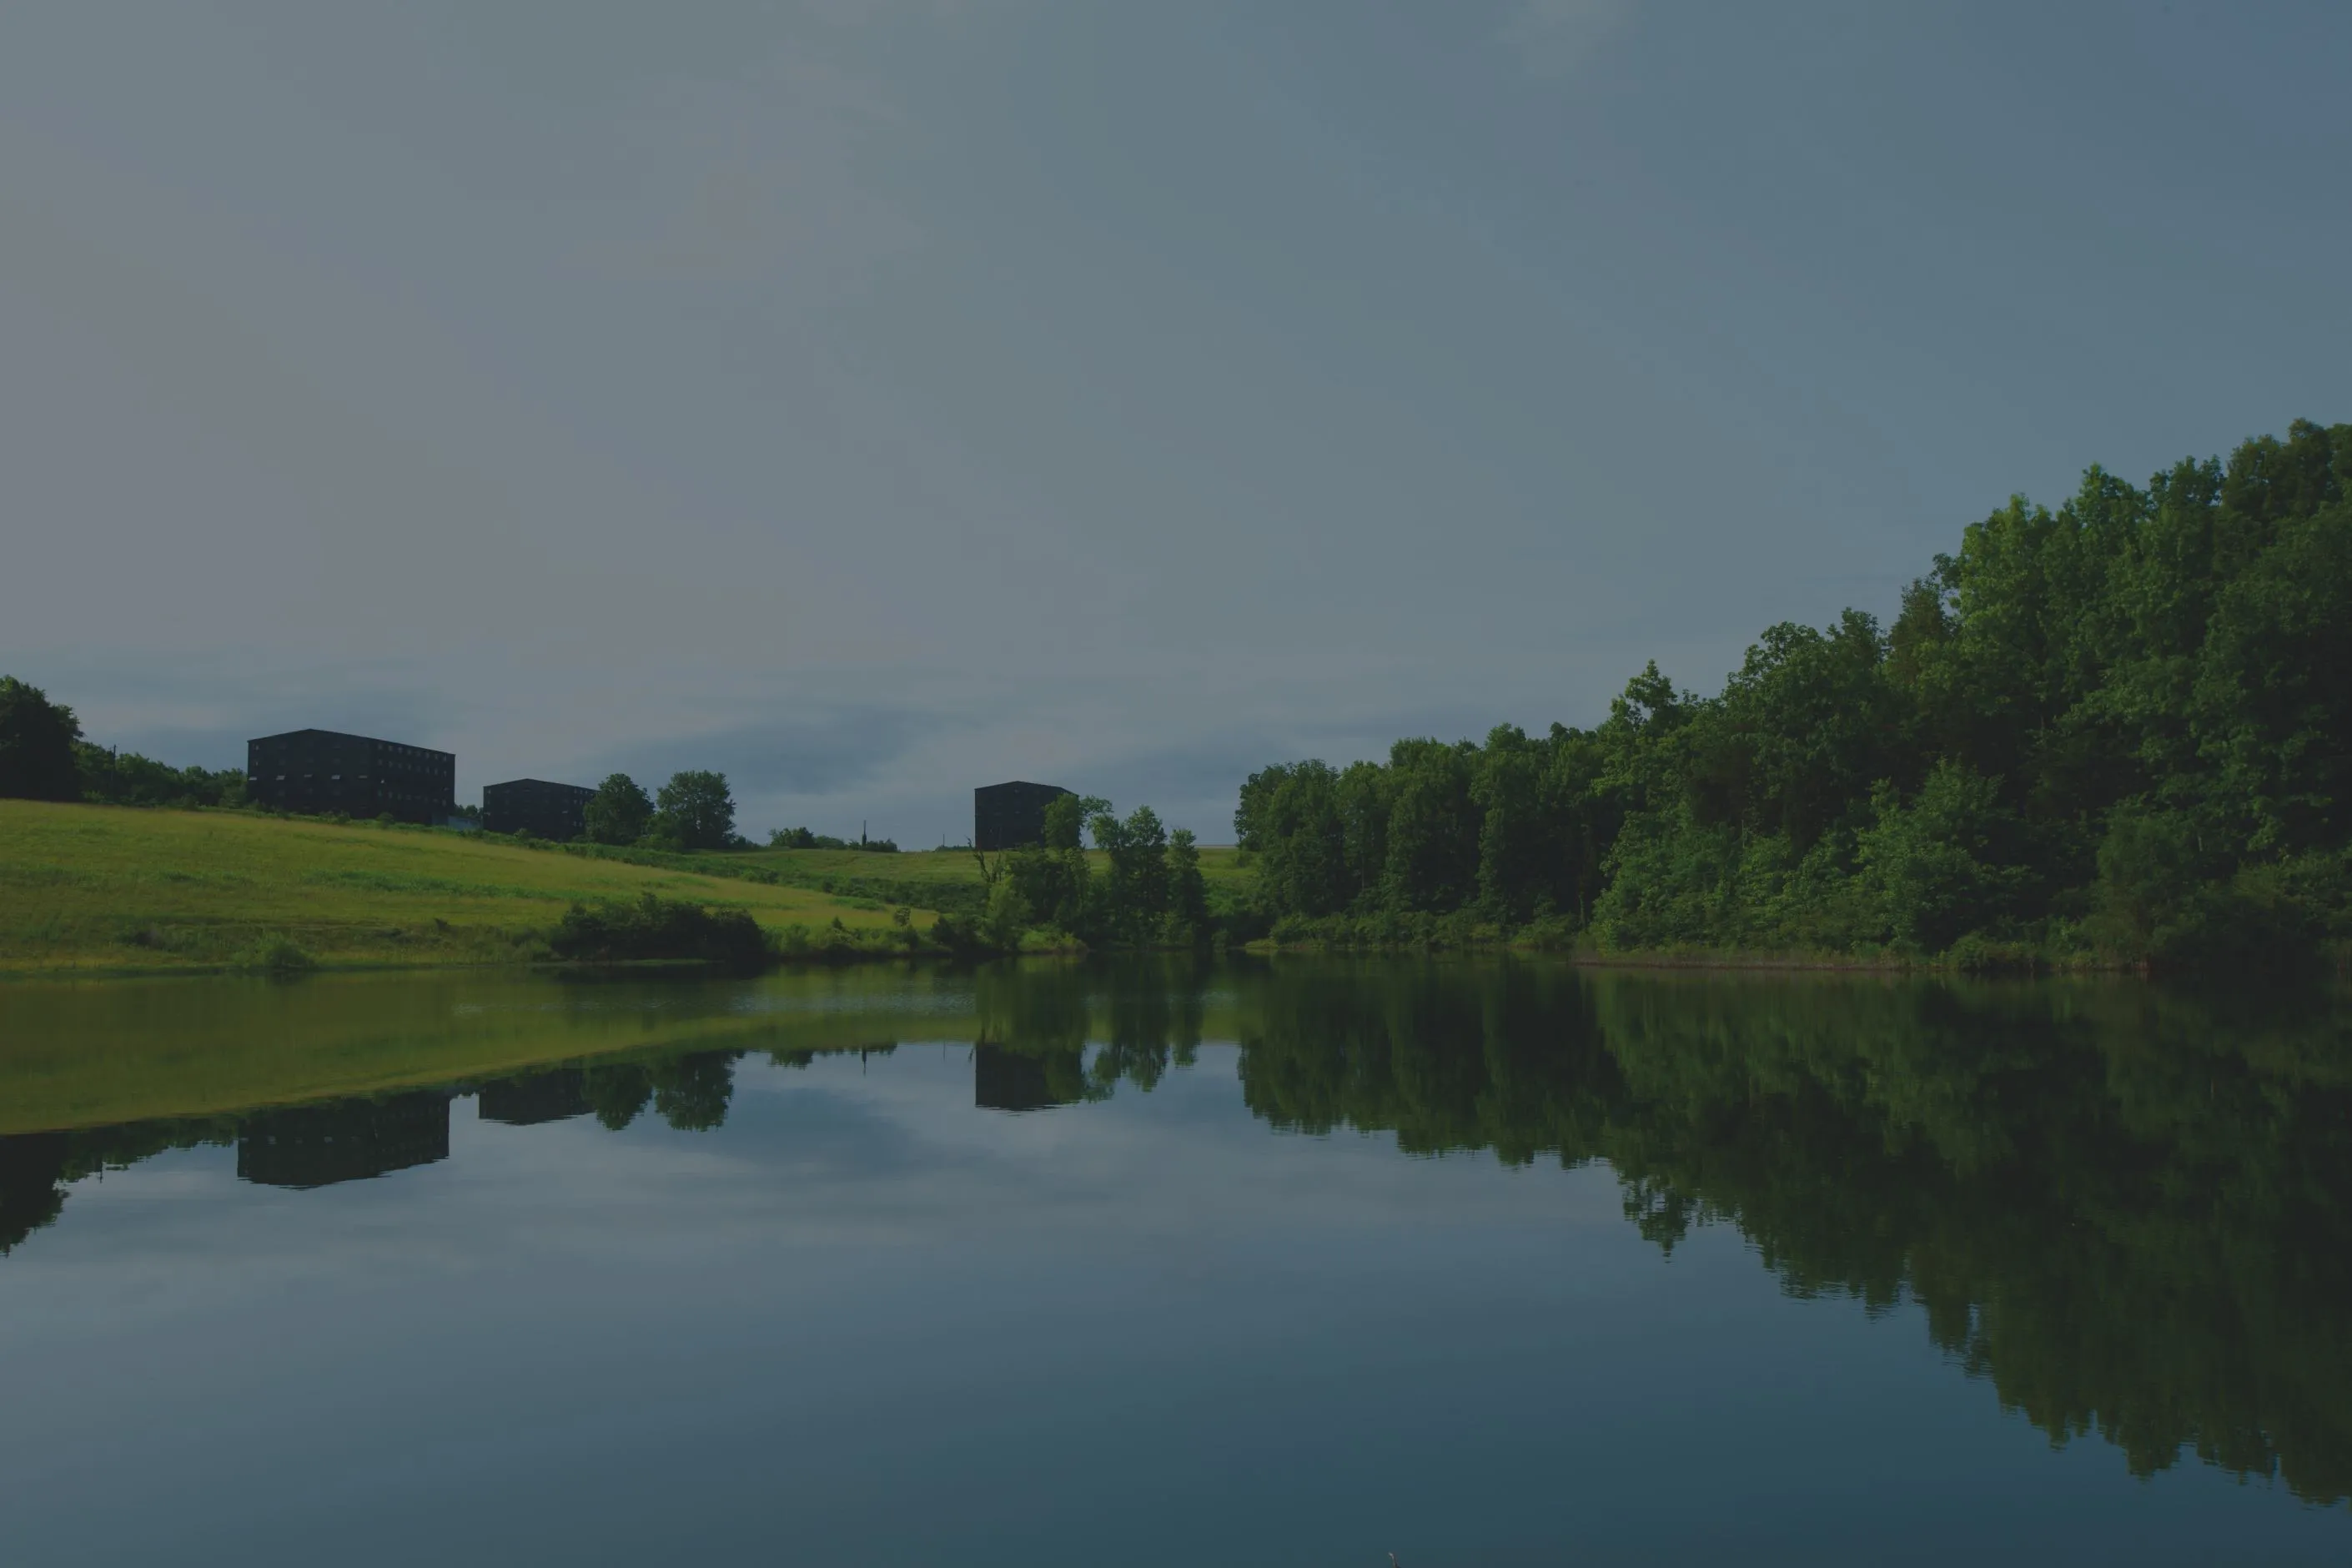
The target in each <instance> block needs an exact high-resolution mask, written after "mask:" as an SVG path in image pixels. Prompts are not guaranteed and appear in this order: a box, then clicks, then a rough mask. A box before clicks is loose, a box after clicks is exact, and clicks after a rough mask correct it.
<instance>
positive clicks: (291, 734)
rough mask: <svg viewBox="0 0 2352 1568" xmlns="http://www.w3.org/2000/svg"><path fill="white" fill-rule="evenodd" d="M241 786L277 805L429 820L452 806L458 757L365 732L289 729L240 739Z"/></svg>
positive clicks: (281, 808) (249, 795) (313, 813)
mask: <svg viewBox="0 0 2352 1568" xmlns="http://www.w3.org/2000/svg"><path fill="white" fill-rule="evenodd" d="M245 793H246V797H247V799H248V800H251V801H253V802H255V803H256V804H257V805H267V806H273V807H275V808H276V809H278V810H279V811H299V812H301V813H303V814H305V815H307V816H325V815H326V814H327V813H329V812H335V811H340V812H341V813H343V814H344V815H345V816H389V817H391V818H393V819H394V821H398V822H422V823H428V824H429V823H434V822H439V821H442V820H444V819H445V818H446V817H447V816H450V815H451V814H452V813H453V812H455V811H456V810H457V758H456V757H455V756H453V755H451V754H450V753H449V752H436V751H430V750H427V749H426V748H425V747H423V746H405V745H402V744H401V743H400V742H397V741H379V740H376V739H374V738H373V737H372V736H368V735H345V734H342V733H341V732H339V731H333V730H289V731H287V732H286V733H285V734H283V735H265V736H263V737H262V738H261V739H260V740H258V741H247V742H246V743H245Z"/></svg>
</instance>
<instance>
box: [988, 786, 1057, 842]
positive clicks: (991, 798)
mask: <svg viewBox="0 0 2352 1568" xmlns="http://www.w3.org/2000/svg"><path fill="white" fill-rule="evenodd" d="M1069 793H1070V792H1069V791H1068V790H1066V789H1064V788H1063V787H1062V786H1061V785H1059V784H1024V783H1022V782H1021V781H1020V780H1017V779H1016V780H1014V781H1013V783H1011V784H982V785H981V786H980V787H979V788H978V789H976V790H974V791H972V792H971V846H972V847H973V848H975V849H1015V848H1018V847H1021V846H1022V845H1024V844H1043V843H1044V842H1045V808H1046V807H1047V806H1049V805H1053V804H1054V802H1055V801H1056V800H1059V799H1060V798H1061V797H1062V796H1064V795H1067V794H1069Z"/></svg>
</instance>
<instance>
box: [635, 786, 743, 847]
mask: <svg viewBox="0 0 2352 1568" xmlns="http://www.w3.org/2000/svg"><path fill="white" fill-rule="evenodd" d="M654 831H655V832H656V834H657V835H659V836H660V837H664V838H667V839H669V840H670V841H672V842H673V843H675V844H677V847H679V848H681V849H724V848H726V847H728V845H729V843H730V841H731V840H732V839H733V838H734V837H735V797H734V796H733V795H730V794H729V793H728V792H727V775H726V774H725V773H709V772H704V771H688V772H685V773H672V774H670V776H669V783H667V784H664V785H662V786H661V794H660V795H659V796H658V798H657V800H656V809H655V812H654Z"/></svg>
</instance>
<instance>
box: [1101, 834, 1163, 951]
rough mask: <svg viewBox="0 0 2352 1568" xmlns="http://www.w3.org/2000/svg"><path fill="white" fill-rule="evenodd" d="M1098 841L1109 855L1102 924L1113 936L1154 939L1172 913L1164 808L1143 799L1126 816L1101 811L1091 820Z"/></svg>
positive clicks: (1130, 939)
mask: <svg viewBox="0 0 2352 1568" xmlns="http://www.w3.org/2000/svg"><path fill="white" fill-rule="evenodd" d="M1089 826H1092V828H1093V829H1094V836H1095V847H1096V848H1097V849H1100V850H1102V851H1104V852H1105V853H1106V854H1107V855H1108V857H1109V859H1110V868H1109V872H1108V875H1107V876H1105V877H1104V879H1103V924H1104V925H1105V927H1106V928H1107V929H1108V931H1109V933H1110V935H1111V937H1112V938H1113V939H1114V940H1115V941H1118V942H1133V943H1136V944H1138V945H1141V944H1143V943H1147V942H1151V941H1153V940H1155V939H1156V938H1157V937H1158V936H1159V934H1160V922H1161V921H1162V920H1163V919H1164V918H1165V917H1166V915H1167V913H1168V834H1167V832H1166V830H1165V829H1163V828H1162V827H1161V826H1160V814H1159V813H1158V812H1155V811H1153V810H1152V809H1151V808H1150V806H1148V805H1139V806H1137V807H1136V808H1135V809H1134V810H1133V811H1131V812H1129V813H1128V815H1127V819H1126V820H1125V821H1124V822H1122V821H1120V820H1119V819H1118V817H1116V816H1112V815H1111V814H1110V813H1109V812H1108V811H1105V812H1101V813H1098V814H1097V816H1096V817H1095V819H1094V821H1093V822H1092V823H1091V824H1090V825H1089Z"/></svg>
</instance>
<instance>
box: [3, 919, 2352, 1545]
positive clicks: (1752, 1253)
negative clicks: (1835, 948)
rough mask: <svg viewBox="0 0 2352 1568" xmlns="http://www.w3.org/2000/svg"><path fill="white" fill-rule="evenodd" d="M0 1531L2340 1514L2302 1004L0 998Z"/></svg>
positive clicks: (1243, 991)
mask: <svg viewBox="0 0 2352 1568" xmlns="http://www.w3.org/2000/svg"><path fill="white" fill-rule="evenodd" d="M0 1251H5V1257H0V1377H5V1401H0V1561H5V1562H7V1563H25V1564H100V1563H104V1564H114V1563H159V1562H171V1563H237V1564H241V1565H248V1568H250V1565H255V1564H278V1563H289V1564H290V1563H324V1562H331V1563H340V1564H373V1563H415V1562H419V1561H431V1562H434V1563H445V1564H448V1563H456V1564H465V1563H535V1562H562V1563H688V1562H693V1563H947V1562H954V1563H972V1564H996V1563H1006V1564H1010V1563H1023V1564H1037V1563H1138V1564H1153V1563H1185V1564H1202V1563H1210V1564H1219V1565H1227V1564H1259V1563H1265V1564H1334V1565H1339V1564H1363V1565H1365V1568H1378V1565H1381V1564H1384V1563H1387V1562H1388V1560H1389V1553H1390V1552H1394V1553H1396V1555H1397V1557H1398V1559H1399V1561H1400V1562H1401V1563H1402V1564H1403V1565H1404V1568H1439V1565H1444V1564H1470V1563H1479V1564H1490V1563H1491V1564H1500V1563H1513V1564H1517V1563H1574V1564H1600V1563H1730V1562H1738V1563H1822V1562H1890V1563H1891V1562H1901V1563H1986V1562H1992V1561H2000V1562H2005V1563H2094V1562H2095V1563H2123V1562H2130V1563H2343V1562H2345V1561H2347V1560H2352V1510H2347V1496H2352V1001H2347V997H2346V996H2345V994H2342V993H2341V992H2333V991H2313V992H2310V993H2301V992H2292V991H2290V992H2276V993H2270V994H2263V995H2259V996H2244V995H2240V996H2229V995H2200V994H2182V993H2177V992H2172V991H2168V990H2164V989H2160V988H2155V987H2150V986H2147V985H2145V984H2138V983H2133V982H2121V981H2112V982H2111V981H2102V982H2095V983H2094V982H2082V983H2060V982H2043V983H2034V984H2026V983H2019V984H1958V983H1949V982H1944V981H1939V980H1924V979H1898V978H1870V977H1863V978H1857V977H1850V976H1849V977H1840V976H1827V975H1811V976H1808V975H1755V976H1745V977H1743V976H1734V975H1703V974H1692V973H1639V972H1598V971H1589V970H1578V969H1574V968H1570V967H1569V966H1566V965H1564V964H1554V963H1540V962H1534V961H1500V960H1497V961H1492V962H1474V961H1458V962H1441V961H1427V962H1419V961H1403V960H1389V961H1380V962H1371V961H1366V962H1352V961H1344V960H1339V959H1331V960H1320V959H1317V960H1303V959H1302V960H1291V959H1283V960H1279V961H1275V962H1265V963H1243V962H1234V963H1221V964H1215V965H1211V964H1206V963H1203V964H1201V965H1198V966H1195V965H1192V964H1189V963H1178V962H1172V961H1171V962H1166V963H1150V962H1137V963H1124V964H1119V963H1027V964H1024V965H1019V966H1003V967H998V968H992V969H983V970H980V971H978V972H971V971H961V972H959V971H952V970H948V969H941V968H931V969H918V970H910V971H909V970H891V969H883V968H868V969H856V970H846V971H840V972H827V973H799V974H783V975H776V976H770V977H767V978H764V979H758V980H720V979H705V978H693V979H680V978H654V979H648V978H628V979H595V980H567V979H557V978H552V977H549V976H545V975H520V974H507V975H496V974H465V973H456V974H452V973H437V974H434V973H428V974H410V975H375V976H341V975H321V976H318V977H314V978H310V979H307V980H300V981H295V982H288V983H273V982H268V981H261V980H243V979H202V980H173V981H136V982H133V981H122V982H104V983H57V984H49V983H43V982H16V983H10V984H0Z"/></svg>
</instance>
